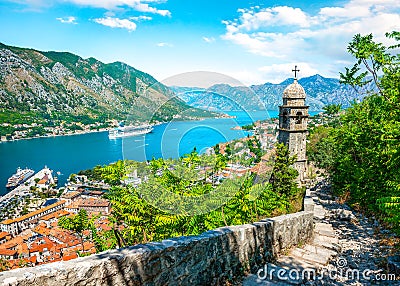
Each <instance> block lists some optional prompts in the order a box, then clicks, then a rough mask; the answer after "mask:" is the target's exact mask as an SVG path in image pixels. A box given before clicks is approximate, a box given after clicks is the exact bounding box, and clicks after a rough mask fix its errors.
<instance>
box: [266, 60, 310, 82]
mask: <svg viewBox="0 0 400 286" xmlns="http://www.w3.org/2000/svg"><path fill="white" fill-rule="evenodd" d="M295 65H297V68H298V69H299V70H300V71H299V74H298V77H308V76H311V75H315V74H317V73H318V69H316V68H314V67H312V66H311V65H310V64H309V63H305V62H300V63H287V64H272V65H269V66H263V67H260V68H259V69H258V70H259V71H260V72H261V76H262V78H265V79H267V81H269V82H271V83H279V82H282V80H283V79H285V78H290V77H294V74H293V72H292V70H293V69H294V66H295Z"/></svg>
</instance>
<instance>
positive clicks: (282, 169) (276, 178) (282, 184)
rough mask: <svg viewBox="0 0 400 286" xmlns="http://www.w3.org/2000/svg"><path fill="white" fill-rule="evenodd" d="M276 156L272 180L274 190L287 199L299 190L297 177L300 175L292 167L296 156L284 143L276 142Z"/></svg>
mask: <svg viewBox="0 0 400 286" xmlns="http://www.w3.org/2000/svg"><path fill="white" fill-rule="evenodd" d="M275 147H276V157H275V163H274V169H273V172H272V175H271V179H270V182H271V184H272V190H273V191H274V192H275V193H277V194H279V195H281V196H283V197H284V198H286V199H289V198H292V197H293V196H294V195H296V194H297V193H298V192H299V188H298V185H297V182H296V178H297V176H298V175H299V173H298V172H297V170H296V169H294V168H293V167H292V165H293V163H294V162H295V161H296V156H290V152H289V149H288V148H287V146H286V145H285V144H283V143H278V144H276V146H275Z"/></svg>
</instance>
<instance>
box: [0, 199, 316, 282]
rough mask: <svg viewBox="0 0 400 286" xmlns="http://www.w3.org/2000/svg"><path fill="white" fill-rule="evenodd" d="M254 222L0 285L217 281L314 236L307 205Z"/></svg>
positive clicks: (16, 274)
mask: <svg viewBox="0 0 400 286" xmlns="http://www.w3.org/2000/svg"><path fill="white" fill-rule="evenodd" d="M307 203H308V201H305V209H306V210H307V211H302V212H298V213H294V214H288V215H283V216H279V217H275V218H271V219H265V220H262V221H259V222H256V223H253V224H246V225H240V226H229V227H222V228H218V229H215V230H210V231H207V232H205V233H203V234H201V235H198V236H188V237H179V238H172V239H167V240H163V241H162V242H152V243H147V244H143V245H136V246H133V247H129V248H123V249H117V250H111V251H106V252H103V253H99V254H96V255H92V256H88V257H82V258H78V259H75V260H70V261H67V262H55V263H50V264H45V265H41V266H37V267H32V268H21V269H16V270H12V271H7V272H1V273H0V285H29V286H36V285H38V286H39V285H40V286H44V285H55V286H61V285H87V286H89V285H191V286H192V285H221V284H223V283H224V282H225V281H228V280H231V279H232V278H233V277H238V276H240V275H241V274H243V272H244V271H248V270H252V272H255V271H256V270H257V269H259V268H260V267H261V266H263V265H264V264H265V263H266V262H269V261H271V260H272V259H273V258H274V256H275V255H276V254H277V253H279V252H280V251H282V250H283V249H286V248H289V247H291V246H295V245H298V244H299V243H302V242H306V241H307V240H309V239H310V238H311V237H312V235H313V229H314V224H313V213H312V212H310V211H312V206H309V205H307Z"/></svg>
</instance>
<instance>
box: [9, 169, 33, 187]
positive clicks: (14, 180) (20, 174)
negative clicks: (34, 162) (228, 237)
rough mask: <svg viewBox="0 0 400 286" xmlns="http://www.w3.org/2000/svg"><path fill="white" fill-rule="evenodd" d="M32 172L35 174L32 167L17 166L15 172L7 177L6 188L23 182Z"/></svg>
mask: <svg viewBox="0 0 400 286" xmlns="http://www.w3.org/2000/svg"><path fill="white" fill-rule="evenodd" d="M33 174H35V171H33V170H32V169H28V168H26V169H21V168H18V169H17V172H16V173H15V174H14V175H12V176H11V177H10V178H8V181H7V184H6V188H7V189H9V190H13V189H15V188H16V187H18V186H19V185H21V184H23V183H25V182H26V180H28V179H29V178H30V177H32V176H33Z"/></svg>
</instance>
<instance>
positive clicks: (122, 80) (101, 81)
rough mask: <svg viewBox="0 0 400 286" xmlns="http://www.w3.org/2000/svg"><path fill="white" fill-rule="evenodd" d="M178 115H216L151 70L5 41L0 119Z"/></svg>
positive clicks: (0, 58) (47, 121)
mask: <svg viewBox="0 0 400 286" xmlns="http://www.w3.org/2000/svg"><path fill="white" fill-rule="evenodd" d="M176 114H184V116H183V118H185V117H187V118H193V117H209V116H215V114H213V113H210V112H207V111H203V110H199V109H193V108H191V107H189V106H188V105H187V104H186V103H184V102H183V101H182V100H180V99H179V98H176V97H174V93H173V92H172V91H171V90H170V89H169V88H168V87H166V86H164V85H163V84H161V83H159V82H158V81H157V80H156V79H154V78H153V77H152V76H151V75H149V74H146V73H144V72H142V71H139V70H137V69H135V68H133V67H131V66H129V65H127V64H124V63H121V62H114V63H110V64H105V63H102V62H100V61H98V60H96V59H94V58H88V59H83V58H81V57H79V56H77V55H74V54H72V53H68V52H42V51H37V50H33V49H25V48H19V47H11V46H7V45H4V44H1V43H0V124H3V123H5V122H6V123H10V124H14V125H15V124H17V123H27V124H29V123H31V122H38V123H40V124H42V125H43V126H48V125H50V126H51V125H54V124H55V125H57V124H59V123H61V122H77V123H82V124H89V123H95V122H97V123H102V124H106V122H107V120H111V119H115V120H126V121H128V122H132V123H138V122H144V121H149V120H152V121H167V120H170V119H171V118H172V117H173V116H174V115H175V116H176ZM3 125H4V124H3ZM3 127H4V126H3ZM0 131H1V130H0Z"/></svg>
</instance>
